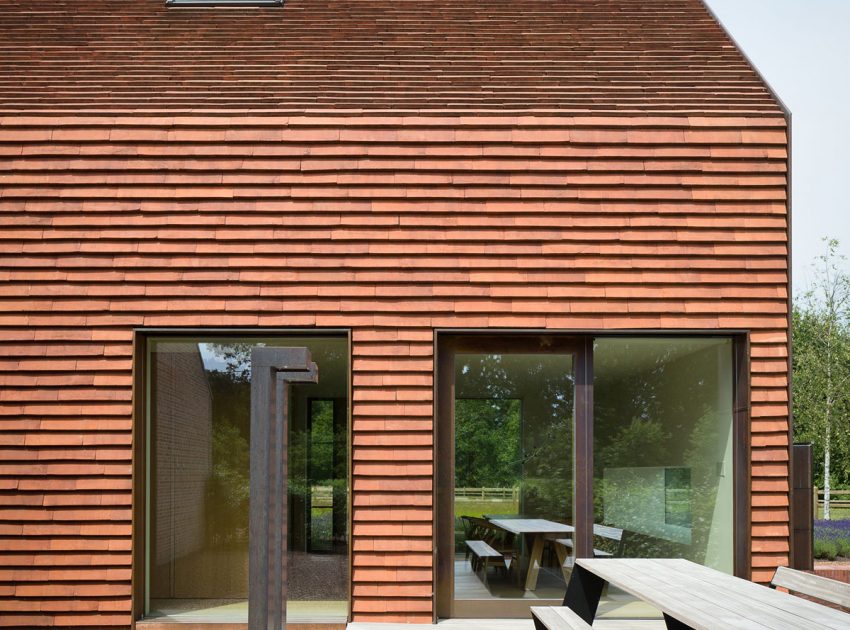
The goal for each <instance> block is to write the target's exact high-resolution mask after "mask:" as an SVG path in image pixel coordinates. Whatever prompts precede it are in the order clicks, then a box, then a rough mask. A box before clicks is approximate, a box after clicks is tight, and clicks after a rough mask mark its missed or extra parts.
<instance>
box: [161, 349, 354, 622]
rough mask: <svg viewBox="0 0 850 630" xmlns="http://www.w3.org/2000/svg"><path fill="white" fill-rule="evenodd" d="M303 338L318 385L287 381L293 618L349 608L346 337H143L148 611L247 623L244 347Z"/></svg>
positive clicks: (338, 617) (338, 613) (338, 616)
mask: <svg viewBox="0 0 850 630" xmlns="http://www.w3.org/2000/svg"><path fill="white" fill-rule="evenodd" d="M257 345H265V346H306V347H308V348H310V350H311V352H312V355H313V360H314V361H315V362H316V363H317V365H318V366H319V383H318V384H296V385H294V386H293V387H292V389H291V398H290V417H289V471H288V473H289V518H290V526H289V530H288V532H289V551H290V556H289V563H288V567H289V569H288V570H289V575H288V585H289V604H288V608H287V614H288V617H289V619H290V620H291V621H296V622H297V621H314V622H315V621H324V620H330V621H336V622H342V621H345V619H346V617H347V613H348V532H347V522H348V517H347V504H348V486H347V478H348V474H347V473H348V428H347V426H348V425H347V417H348V399H347V392H348V345H347V342H346V340H345V339H344V338H321V337H302V338H294V337H290V338H283V337H281V338H270V339H259V338H247V339H244V338H243V339H233V338H214V337H213V338H204V339H199V338H198V339H190V338H180V339H176V338H169V339H166V338H161V339H152V340H150V342H149V361H148V375H149V384H150V391H149V405H148V413H149V416H148V419H149V423H148V426H149V431H150V434H149V438H148V444H149V446H150V448H149V453H148V469H149V483H148V491H149V495H148V505H149V519H150V520H149V528H148V549H149V554H148V563H149V571H148V576H149V582H148V590H147V594H148V606H147V616H149V617H163V616H167V617H171V618H173V619H174V620H179V621H197V622H203V621H218V622H234V623H244V622H246V621H247V611H248V606H247V596H248V505H249V504H248V500H249V492H250V490H249V479H250V472H249V471H250V469H249V462H250V448H249V445H250V440H251V436H250V429H251V416H250V397H251V365H250V356H251V350H252V348H254V347H255V346H257Z"/></svg>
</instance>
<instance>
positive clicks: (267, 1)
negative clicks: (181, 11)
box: [165, 0, 283, 8]
mask: <svg viewBox="0 0 850 630" xmlns="http://www.w3.org/2000/svg"><path fill="white" fill-rule="evenodd" d="M165 6H167V7H194V8H199V7H201V8H202V7H280V6H283V0H165Z"/></svg>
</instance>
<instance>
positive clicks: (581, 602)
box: [564, 564, 669, 627]
mask: <svg viewBox="0 0 850 630" xmlns="http://www.w3.org/2000/svg"><path fill="white" fill-rule="evenodd" d="M606 583H607V582H605V580H603V579H602V578H601V577H599V576H598V575H596V574H595V573H591V572H590V571H588V570H587V569H585V568H584V567H582V566H580V565H578V564H576V565H573V574H572V575H571V576H570V582H569V584H567V594H566V595H564V606H567V607H568V608H570V609H571V610H572V611H573V612H574V613H575V614H577V615H578V616H579V617H581V618H582V619H583V620H584V621H585V622H586V623H589V624H593V619H594V617H596V609H597V608H598V607H599V598H600V597H601V596H602V588H603V587H604V586H605V584H606ZM668 627H669V626H668Z"/></svg>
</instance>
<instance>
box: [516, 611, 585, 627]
mask: <svg viewBox="0 0 850 630" xmlns="http://www.w3.org/2000/svg"><path fill="white" fill-rule="evenodd" d="M530 610H531V616H532V617H533V618H534V620H535V625H537V626H538V627H539V624H542V625H543V626H544V627H545V628H547V630H587V629H588V628H590V627H591V626H590V624H588V623H586V622H585V621H584V620H583V619H582V618H581V617H579V616H578V615H577V614H575V613H574V612H573V611H572V610H570V609H569V608H566V607H563V606H532V607H531V609H530ZM538 622H539V623H538Z"/></svg>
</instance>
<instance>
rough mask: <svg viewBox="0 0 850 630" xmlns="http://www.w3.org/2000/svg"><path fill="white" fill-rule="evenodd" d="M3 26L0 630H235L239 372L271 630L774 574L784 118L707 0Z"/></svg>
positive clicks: (241, 552)
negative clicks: (578, 585)
mask: <svg viewBox="0 0 850 630" xmlns="http://www.w3.org/2000/svg"><path fill="white" fill-rule="evenodd" d="M0 25H2V26H0V31H1V32H2V34H3V37H2V42H0V77H2V82H1V83H0V165H2V166H0V184H1V185H2V188H0V211H2V212H0V221H2V225H3V228H2V230H0V255H2V263H0V279H2V283H0V289H2V295H0V413H2V415H3V418H2V423H1V424H0V444H2V449H3V457H2V461H0V466H2V473H0V484H2V493H0V511H2V518H0V528H2V529H0V558H2V561H0V625H3V626H6V627H27V628H29V627H36V626H48V627H60V626H69V627H125V628H126V627H130V626H131V625H133V624H135V625H136V626H137V627H140V628H141V627H145V626H147V627H148V628H151V629H152V630H153V629H154V628H162V627H169V626H170V624H180V623H194V624H204V623H211V624H213V623H215V624H232V625H234V626H235V627H242V626H243V625H244V624H245V623H246V621H247V612H246V610H247V604H246V601H247V598H248V592H247V585H248V573H249V567H248V553H249V547H250V545H251V541H250V536H249V532H248V529H249V528H248V520H247V519H248V504H249V496H250V485H251V484H250V478H249V472H248V471H249V466H250V460H251V454H252V446H251V439H250V438H251V433H252V420H251V414H250V408H249V404H248V401H249V398H250V386H251V382H252V378H253V375H252V373H251V363H250V351H251V350H252V349H253V348H255V347H257V346H272V347H274V346H281V347H306V348H308V349H309V350H310V352H311V355H312V358H313V360H314V361H315V362H316V364H317V366H318V371H319V377H318V383H317V384H298V385H294V386H293V387H292V392H291V405H290V408H289V416H288V423H289V428H288V438H289V443H288V447H287V448H288V451H287V453H288V467H289V468H288V480H289V499H288V503H287V505H288V510H289V516H288V523H287V528H288V529H287V531H288V545H289V555H288V564H287V575H286V578H285V579H286V582H287V583H288V596H289V602H290V606H289V610H288V614H289V619H290V622H293V623H298V622H300V623H308V624H341V623H345V621H347V620H356V621H388V622H389V621H403V622H426V623H427V622H430V621H432V620H433V619H435V618H438V617H439V618H442V617H451V616H513V615H521V614H523V610H524V608H523V607H525V609H527V606H528V604H529V602H530V601H531V602H541V601H555V600H557V599H559V597H562V596H563V580H564V579H565V578H566V577H567V576H568V574H569V568H570V566H571V560H570V559H571V557H573V555H574V554H576V553H578V554H580V555H589V554H592V553H597V554H599V553H611V554H614V555H625V556H629V555H635V556H640V555H670V554H674V555H682V556H684V557H689V558H691V559H694V560H695V561H699V562H703V563H706V564H709V565H711V566H715V567H717V568H720V569H722V570H726V571H728V572H734V573H736V574H738V575H741V576H745V577H750V578H752V579H754V580H758V581H767V580H769V578H770V577H771V576H772V573H773V570H774V569H775V567H776V566H779V565H786V564H788V562H789V558H790V552H791V549H790V544H791V540H790V517H789V505H790V503H789V502H790V488H789V453H790V436H791V432H790V417H789V378H788V376H789V370H788V368H789V363H788V358H789V344H790V340H789V301H788V299H789V283H790V267H789V255H790V254H789V234H790V229H789V221H790V214H789V204H788V192H789V177H788V168H789V153H788V143H789V118H788V114H787V112H785V111H784V109H783V108H782V106H781V104H780V103H779V102H778V100H777V99H776V98H775V96H773V95H772V94H771V92H770V91H769V89H768V87H767V86H766V85H765V84H764V82H763V81H762V80H761V78H760V77H759V76H758V75H757V74H756V72H755V71H754V70H753V69H752V67H751V66H750V65H749V64H748V63H747V61H746V60H745V59H744V58H743V56H742V55H741V53H740V52H739V51H738V50H737V49H736V48H735V46H734V44H733V43H732V42H731V40H730V39H729V37H728V36H727V35H726V34H725V32H724V31H723V29H722V28H721V26H720V25H719V24H718V23H717V22H716V20H715V19H714V18H713V17H712V16H711V15H710V13H709V12H708V11H707V9H706V8H705V7H704V6H703V4H702V3H701V2H698V1H697V0H663V1H662V0H653V1H649V2H647V1H646V0H641V1H640V2H637V1H634V2H633V1H630V0H610V1H602V2H599V1H593V2H591V1H590V0H576V1H575V2H570V3H561V4H553V3H546V2H536V1H533V0H521V1H519V2H517V1H516V0H513V1H511V2H502V1H496V2H490V3H487V4H486V8H485V7H484V6H483V5H481V4H480V3H477V2H472V1H469V2H463V1H456V2H449V1H448V0H445V1H441V2H417V3H390V2H386V1H385V0H384V1H379V0H363V1H359V2H353V1H351V2H343V1H336V0H324V1H322V2H319V3H309V2H303V1H300V0H292V1H288V2H287V3H285V4H284V5H283V6H281V7H262V8H258V7H254V8H246V7H237V8H227V9H225V8H209V7H192V8H188V7H187V8H182V7H180V8H178V7H170V8H169V7H166V5H165V2H164V0H163V1H160V0H144V1H140V2H134V3H118V2H115V1H112V0H94V1H93V2H90V3H86V5H85V6H79V5H78V3H70V2H67V3H66V2H41V1H40V0H39V1H37V2H27V3H17V2H9V1H3V2H0ZM464 517H466V518H464ZM516 517H524V518H525V519H532V518H533V519H536V520H538V521H546V522H550V523H559V524H560V525H561V526H563V527H565V529H564V530H563V531H561V530H559V533H556V534H553V535H552V536H548V535H547V536H544V535H540V536H538V535H537V534H535V533H534V532H533V531H527V532H523V531H518V532H513V533H512V532H511V528H510V525H509V524H508V525H505V526H504V527H502V528H501V529H499V527H498V526H496V530H498V531H495V530H488V529H487V528H488V527H489V526H488V525H486V523H491V524H492V523H493V521H499V522H502V524H503V525H504V521H507V520H510V519H511V518H516ZM481 521H484V523H482V522H481ZM482 528H483V529H482ZM605 528H608V529H605ZM568 530H572V531H571V532H570V531H568ZM478 539H484V540H487V541H488V546H489V547H490V548H491V549H496V550H497V551H499V553H500V554H502V559H501V560H500V562H501V563H502V566H501V567H500V566H499V562H496V563H488V562H486V561H477V562H476V560H475V556H476V554H475V553H474V550H471V551H472V553H470V547H469V545H466V541H467V540H478ZM558 540H560V541H562V542H561V543H558V542H556V541H558ZM594 550H596V551H594ZM492 564H495V566H491V565H492ZM559 592H560V595H559ZM618 605H619V604H618V603H617V602H616V601H613V602H612V603H611V608H612V610H614V609H616V608H617V606H618ZM623 605H626V604H623ZM219 627H221V626H219Z"/></svg>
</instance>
